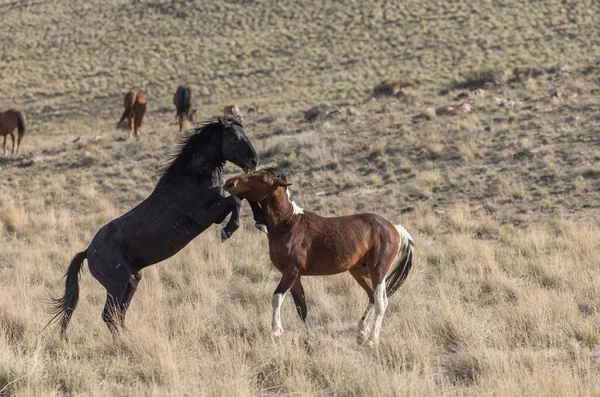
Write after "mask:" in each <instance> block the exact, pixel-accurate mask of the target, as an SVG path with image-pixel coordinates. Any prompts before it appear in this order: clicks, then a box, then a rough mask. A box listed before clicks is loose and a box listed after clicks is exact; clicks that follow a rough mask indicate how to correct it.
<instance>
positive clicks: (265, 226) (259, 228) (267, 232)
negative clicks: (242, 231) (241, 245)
mask: <svg viewBox="0 0 600 397" xmlns="http://www.w3.org/2000/svg"><path fill="white" fill-rule="evenodd" d="M254 227H255V228H257V229H258V230H260V231H261V232H263V233H264V234H269V231H268V230H267V225H263V224H262V223H255V224H254Z"/></svg>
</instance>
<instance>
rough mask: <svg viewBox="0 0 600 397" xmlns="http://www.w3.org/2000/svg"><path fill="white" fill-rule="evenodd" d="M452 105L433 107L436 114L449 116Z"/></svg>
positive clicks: (451, 113) (452, 111)
mask: <svg viewBox="0 0 600 397" xmlns="http://www.w3.org/2000/svg"><path fill="white" fill-rule="evenodd" d="M454 109H455V107H454V106H450V105H446V106H440V107H439V108H437V109H435V115H436V116H449V115H453V114H454Z"/></svg>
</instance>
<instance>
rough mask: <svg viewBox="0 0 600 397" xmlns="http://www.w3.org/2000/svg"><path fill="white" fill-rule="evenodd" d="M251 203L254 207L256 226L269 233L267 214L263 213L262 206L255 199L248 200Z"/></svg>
mask: <svg viewBox="0 0 600 397" xmlns="http://www.w3.org/2000/svg"><path fill="white" fill-rule="evenodd" d="M248 203H250V208H251V209H252V217H253V218H254V222H255V223H254V227H255V228H257V229H258V230H260V231H261V232H264V233H267V234H268V233H269V232H268V231H267V220H266V219H265V214H264V213H263V210H262V208H260V205H258V203H257V202H255V201H250V200H248Z"/></svg>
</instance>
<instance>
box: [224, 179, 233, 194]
mask: <svg viewBox="0 0 600 397" xmlns="http://www.w3.org/2000/svg"><path fill="white" fill-rule="evenodd" d="M223 189H225V191H226V192H228V193H229V194H232V195H235V181H234V180H233V178H232V179H228V180H227V181H225V184H224V185H223Z"/></svg>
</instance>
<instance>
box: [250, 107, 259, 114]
mask: <svg viewBox="0 0 600 397" xmlns="http://www.w3.org/2000/svg"><path fill="white" fill-rule="evenodd" d="M258 112H259V107H258V106H252V107H249V108H248V113H258Z"/></svg>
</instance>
